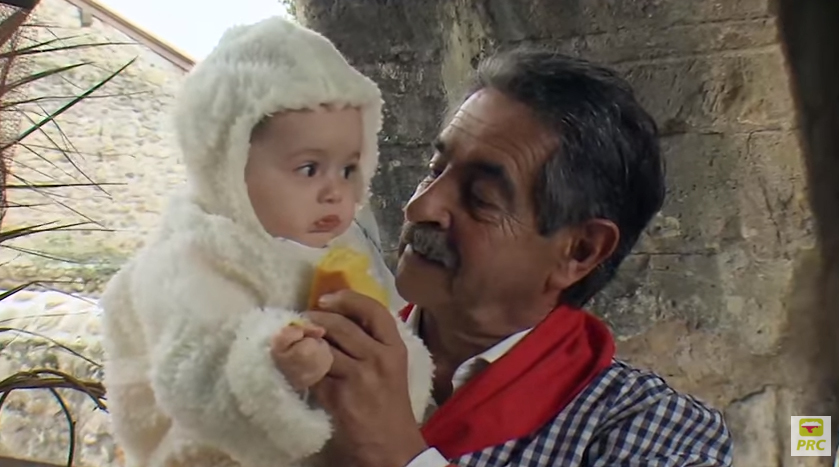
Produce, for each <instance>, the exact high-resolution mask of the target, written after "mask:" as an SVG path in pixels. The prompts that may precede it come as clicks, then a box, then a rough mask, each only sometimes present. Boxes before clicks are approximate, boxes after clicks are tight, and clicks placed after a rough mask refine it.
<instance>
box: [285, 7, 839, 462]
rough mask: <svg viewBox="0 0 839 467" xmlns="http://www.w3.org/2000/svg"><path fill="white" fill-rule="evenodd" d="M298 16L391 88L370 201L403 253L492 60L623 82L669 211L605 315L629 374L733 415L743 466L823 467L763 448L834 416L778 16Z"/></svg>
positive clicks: (702, 12)
mask: <svg viewBox="0 0 839 467" xmlns="http://www.w3.org/2000/svg"><path fill="white" fill-rule="evenodd" d="M296 4H297V6H298V12H299V14H300V15H301V21H302V22H303V23H304V24H307V25H309V26H311V27H313V28H315V29H317V30H319V31H321V32H323V33H324V34H325V35H327V36H328V37H330V38H332V39H333V40H335V42H336V45H337V46H338V48H339V49H341V50H342V51H343V52H344V53H345V54H347V55H348V57H349V58H350V60H351V61H352V62H353V63H354V64H355V65H357V66H359V67H360V68H362V69H363V70H364V71H365V72H366V73H367V74H368V75H370V76H371V77H372V78H373V79H375V80H377V81H379V82H380V83H383V90H384V93H385V100H386V103H387V109H388V115H387V117H386V122H385V128H386V129H385V132H384V134H383V135H382V140H383V160H384V163H383V166H382V168H381V169H380V173H379V175H378V177H377V178H376V179H375V180H374V186H375V189H376V190H377V192H378V193H379V197H378V198H377V200H376V203H377V205H376V207H377V208H378V213H377V214H378V215H379V218H380V223H381V226H382V230H383V232H382V233H383V238H384V241H385V242H386V243H387V244H388V245H389V246H390V247H391V248H393V247H395V245H396V240H397V236H398V229H399V226H400V224H401V220H402V213H401V207H402V206H403V204H404V203H405V202H406V201H407V199H408V197H409V196H410V194H411V193H412V192H413V189H414V187H415V185H416V183H417V182H418V181H419V179H420V177H421V174H422V173H423V172H424V170H425V168H424V167H425V165H426V161H427V159H428V156H429V155H430V151H429V150H427V149H426V148H427V146H428V144H429V142H430V141H431V140H432V138H433V137H434V136H435V133H436V131H437V128H438V126H439V123H440V120H441V116H442V115H443V114H444V111H445V107H446V105H447V104H456V103H457V102H458V101H459V99H460V98H461V95H462V91H463V88H464V78H465V77H466V74H467V73H468V72H469V71H470V70H471V68H472V67H473V66H474V64H475V63H476V62H477V60H478V59H479V58H480V57H482V56H483V55H485V54H486V53H487V52H489V51H491V50H493V49H495V48H496V47H499V46H502V45H509V44H512V43H532V44H541V45H548V46H553V47H555V48H556V49H559V50H561V51H565V52H566V53H569V54H573V55H580V56H584V57H586V58H590V59H594V60H597V61H601V62H604V63H607V64H610V65H612V66H613V67H615V68H616V69H617V70H618V71H619V72H621V73H622V74H623V75H624V76H626V77H627V78H628V80H629V81H630V82H631V83H632V84H633V85H634V87H635V88H636V90H637V92H638V95H639V98H640V99H641V101H642V102H643V103H644V105H645V106H646V107H647V108H648V109H649V110H650V112H651V113H652V114H653V116H654V117H655V118H656V120H657V121H658V123H659V125H660V126H661V129H662V133H663V140H662V144H663V148H664V154H665V158H666V162H667V166H668V167H667V178H668V185H669V190H668V199H667V203H666V206H665V207H664V209H663V211H662V213H661V215H660V216H658V218H657V219H656V220H655V221H654V222H653V225H651V227H650V228H649V229H648V231H647V232H646V234H645V235H644V237H643V239H642V241H641V242H640V244H639V245H638V247H637V248H636V250H635V251H634V253H633V255H632V256H631V257H630V258H629V259H628V260H627V262H626V264H625V265H624V266H623V268H622V271H621V273H620V274H619V277H618V279H617V280H616V281H615V282H614V283H613V284H612V285H611V286H610V287H609V288H608V290H607V291H605V293H604V294H603V295H602V296H601V297H599V298H598V300H597V301H596V302H595V303H594V304H593V309H594V310H595V311H597V312H598V313H600V314H601V315H602V316H604V317H605V318H606V319H607V320H608V321H609V322H610V323H611V325H612V326H613V329H614V330H615V333H616V335H617V336H618V338H619V340H620V347H619V350H620V354H621V356H622V357H623V358H625V359H628V360H630V361H631V362H633V363H635V364H637V365H639V366H643V367H648V368H651V369H653V370H655V371H658V372H660V373H661V374H662V375H663V376H665V377H666V378H667V379H668V380H669V381H670V382H671V383H672V384H673V385H674V386H676V387H677V388H679V389H681V390H685V391H688V392H690V393H692V394H695V395H697V396H699V397H701V398H703V399H705V400H707V401H709V402H711V403H712V404H713V405H715V406H716V407H718V408H720V409H722V410H724V411H725V412H726V413H727V414H728V415H729V417H730V418H731V428H732V430H733V433H734V437H735V439H736V440H737V444H738V446H737V453H736V456H737V458H736V459H735V465H738V466H757V465H760V466H765V467H774V466H781V465H784V466H789V465H812V464H810V462H813V461H812V460H810V461H808V460H807V459H806V458H791V457H789V455H788V454H787V453H788V452H789V447H788V445H783V444H782V445H779V444H777V443H776V444H774V445H772V446H767V445H766V444H765V443H767V442H769V441H768V440H776V439H777V440H781V442H785V443H787V444H788V433H789V416H790V415H802V414H805V413H820V414H827V413H828V412H827V411H829V410H832V405H831V403H832V402H830V399H829V398H828V394H827V393H826V392H825V391H824V385H823V384H822V381H823V380H824V379H825V378H824V374H823V373H824V372H820V369H821V367H819V366H818V365H817V364H816V363H815V362H816V361H818V360H817V358H818V356H820V355H823V353H820V352H823V351H821V350H818V347H819V346H818V344H816V345H813V343H814V342H816V341H814V339H815V338H816V334H817V333H816V331H817V330H818V329H819V326H818V323H819V321H818V319H817V317H818V315H819V314H820V309H821V306H822V305H821V304H820V303H819V301H818V300H816V297H817V296H818V293H819V292H818V284H819V276H818V274H817V273H816V271H818V270H819V268H820V266H819V264H820V261H821V252H820V251H819V250H817V249H816V245H815V235H814V228H813V215H812V213H811V211H810V207H809V203H808V184H807V179H806V173H805V167H804V162H803V158H802V149H801V147H800V145H799V141H798V138H797V131H798V130H797V125H798V122H797V120H796V107H795V103H794V100H793V98H792V94H791V92H790V79H789V72H788V69H787V62H786V58H785V55H784V53H783V51H782V47H781V45H780V43H779V39H778V25H777V17H776V15H775V12H774V10H773V6H772V4H771V2H769V1H768V0H746V1H738V2H725V1H719V0H696V1H690V2H684V1H681V0H641V1H628V0H626V1H622V0H621V1H612V0H521V1H513V0H487V1H482V2H470V1H466V0H453V1H442V0H438V1H430V0H428V1H422V2H393V1H388V2H381V1H372V0H352V1H341V2H337V1H335V0H297V1H296ZM407 19H409V20H407ZM372 25H375V27H371V26H372ZM428 25H432V27H427V26H428ZM834 29H835V27H834ZM385 39H386V40H385ZM833 76H834V78H835V73H834V74H833ZM834 82H835V80H834ZM834 102H835V100H834ZM831 134H835V126H834V129H833V130H832V133H831ZM834 147H835V146H834ZM831 173H832V174H833V175H832V176H833V177H835V176H836V175H835V174H836V173H837V172H836V171H833V172H831ZM834 180H835V178H834ZM834 186H835V183H834ZM834 190H835V188H834ZM833 193H835V191H833ZM833 200H834V205H835V204H836V203H835V200H836V197H834V198H833ZM834 288H835V287H834ZM834 303H835V301H834ZM802 381H814V382H815V384H813V385H806V386H805V385H803V384H802ZM819 403H820V404H819ZM817 410H822V411H821V412H817ZM766 411H770V412H772V413H771V414H766V413H765V412H766ZM759 414H762V416H758V415H759ZM746 417H752V418H753V420H752V421H751V423H750V424H748V426H746V423H745V422H744V419H745V418H746ZM783 440H787V441H783Z"/></svg>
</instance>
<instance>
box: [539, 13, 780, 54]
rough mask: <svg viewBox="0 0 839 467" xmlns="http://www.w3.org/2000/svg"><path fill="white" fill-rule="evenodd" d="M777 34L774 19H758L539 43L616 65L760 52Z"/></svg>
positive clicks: (548, 40)
mask: <svg viewBox="0 0 839 467" xmlns="http://www.w3.org/2000/svg"><path fill="white" fill-rule="evenodd" d="M777 34H778V32H777V26H776V21H775V19H774V18H757V19H744V20H738V21H730V22H723V23H718V22H713V23H701V24H684V25H677V26H672V27H669V28H666V29H659V28H655V27H642V28H636V29H619V30H617V31H614V32H604V33H597V34H586V35H581V36H574V37H569V38H562V39H558V40H557V39H544V40H541V41H537V43H538V44H543V45H549V46H554V47H557V48H558V49H559V50H560V51H562V52H564V53H567V54H570V55H574V56H578V57H584V58H586V59H588V60H594V61H597V62H602V63H609V64H616V63H622V62H631V61H643V60H655V59H663V58H673V59H675V58H679V57H689V56H695V55H707V54H718V53H722V52H725V51H737V50H748V49H758V48H762V47H766V46H770V45H774V44H776V43H777Z"/></svg>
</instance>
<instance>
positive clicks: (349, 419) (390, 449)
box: [309, 291, 427, 467]
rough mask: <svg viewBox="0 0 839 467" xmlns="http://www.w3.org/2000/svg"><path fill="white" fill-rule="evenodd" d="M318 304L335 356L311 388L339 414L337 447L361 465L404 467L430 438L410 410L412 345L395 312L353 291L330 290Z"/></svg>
mask: <svg viewBox="0 0 839 467" xmlns="http://www.w3.org/2000/svg"><path fill="white" fill-rule="evenodd" d="M319 308H320V309H321V310H324V311H312V312H309V317H310V319H311V320H312V322H314V323H315V324H317V325H319V326H321V327H323V328H324V329H326V336H325V339H326V340H327V341H328V342H329V344H330V345H331V347H332V353H333V356H334V359H335V361H334V363H333V364H332V368H331V370H330V371H329V373H327V375H326V377H325V378H324V379H323V380H322V381H321V382H320V383H318V384H316V385H315V386H314V387H312V393H313V394H314V396H315V398H316V399H317V400H318V402H319V403H320V404H321V406H323V407H324V408H325V409H326V410H327V411H328V412H329V413H330V414H331V415H332V417H333V420H334V423H335V426H336V435H335V437H334V438H333V441H334V443H335V444H334V449H335V450H336V451H335V453H336V455H338V456H339V458H340V459H342V460H344V459H346V461H344V462H346V464H350V463H354V464H355V465H357V466H358V467H404V466H405V465H407V464H408V463H409V462H410V461H411V459H413V458H414V457H416V456H417V455H418V454H419V453H421V452H422V451H423V450H425V449H426V447H427V446H426V444H425V441H424V440H423V438H422V434H421V433H420V430H419V426H418V424H417V422H416V419H415V418H414V415H413V411H412V410H411V402H410V398H409V395H408V373H407V371H408V370H407V368H408V353H407V350H406V349H405V344H404V342H403V341H402V338H401V336H400V335H399V331H398V329H397V328H396V323H395V320H394V317H393V316H392V315H391V314H390V312H388V310H386V309H385V308H384V307H382V305H380V304H379V303H378V302H376V301H375V300H373V299H371V298H369V297H366V296H364V295H360V294H358V293H355V292H352V291H342V292H338V293H336V294H331V295H327V296H324V297H323V298H322V300H321V301H320V302H319ZM350 460H351V461H350ZM347 461H349V462H347ZM342 465H344V464H342Z"/></svg>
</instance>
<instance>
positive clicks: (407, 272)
mask: <svg viewBox="0 0 839 467" xmlns="http://www.w3.org/2000/svg"><path fill="white" fill-rule="evenodd" d="M448 276H449V273H448V270H447V269H446V268H445V267H443V265H441V264H439V263H436V262H434V261H429V260H427V259H425V258H423V257H422V256H420V255H419V254H418V253H416V252H415V251H413V249H411V247H410V246H408V247H407V248H404V251H403V252H402V254H401V255H399V261H398V262H397V264H396V277H395V279H396V289H397V290H398V291H399V295H401V296H402V298H404V299H405V300H407V301H409V302H411V303H416V302H417V301H418V300H419V301H424V300H423V298H425V300H427V299H428V298H429V296H439V295H441V294H444V293H446V292H447V289H446V285H445V284H446V283H448Z"/></svg>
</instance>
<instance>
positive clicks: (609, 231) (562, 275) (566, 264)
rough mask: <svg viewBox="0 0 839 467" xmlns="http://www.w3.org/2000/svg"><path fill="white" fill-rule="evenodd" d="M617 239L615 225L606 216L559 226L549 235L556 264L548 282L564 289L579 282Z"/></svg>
mask: <svg viewBox="0 0 839 467" xmlns="http://www.w3.org/2000/svg"><path fill="white" fill-rule="evenodd" d="M619 240H620V230H619V229H618V226H617V225H615V223H614V222H612V221H609V220H606V219H591V220H588V221H585V222H583V223H582V224H580V225H577V226H574V227H566V228H563V229H561V230H560V231H559V232H557V234H556V235H555V236H554V238H553V239H552V243H553V253H554V258H553V259H554V265H555V266H554V268H553V270H552V272H551V275H550V276H549V278H548V284H547V286H548V287H549V288H550V289H553V290H557V291H563V290H565V289H567V288H569V287H571V286H572V285H574V284H575V283H577V282H579V281H580V280H582V279H583V278H584V277H586V276H587V275H588V274H589V273H590V272H591V271H592V270H594V268H596V267H597V266H599V265H600V264H601V263H603V262H604V261H605V260H606V259H608V258H609V257H610V256H612V253H614V252H615V249H616V248H617V246H618V241H619Z"/></svg>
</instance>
